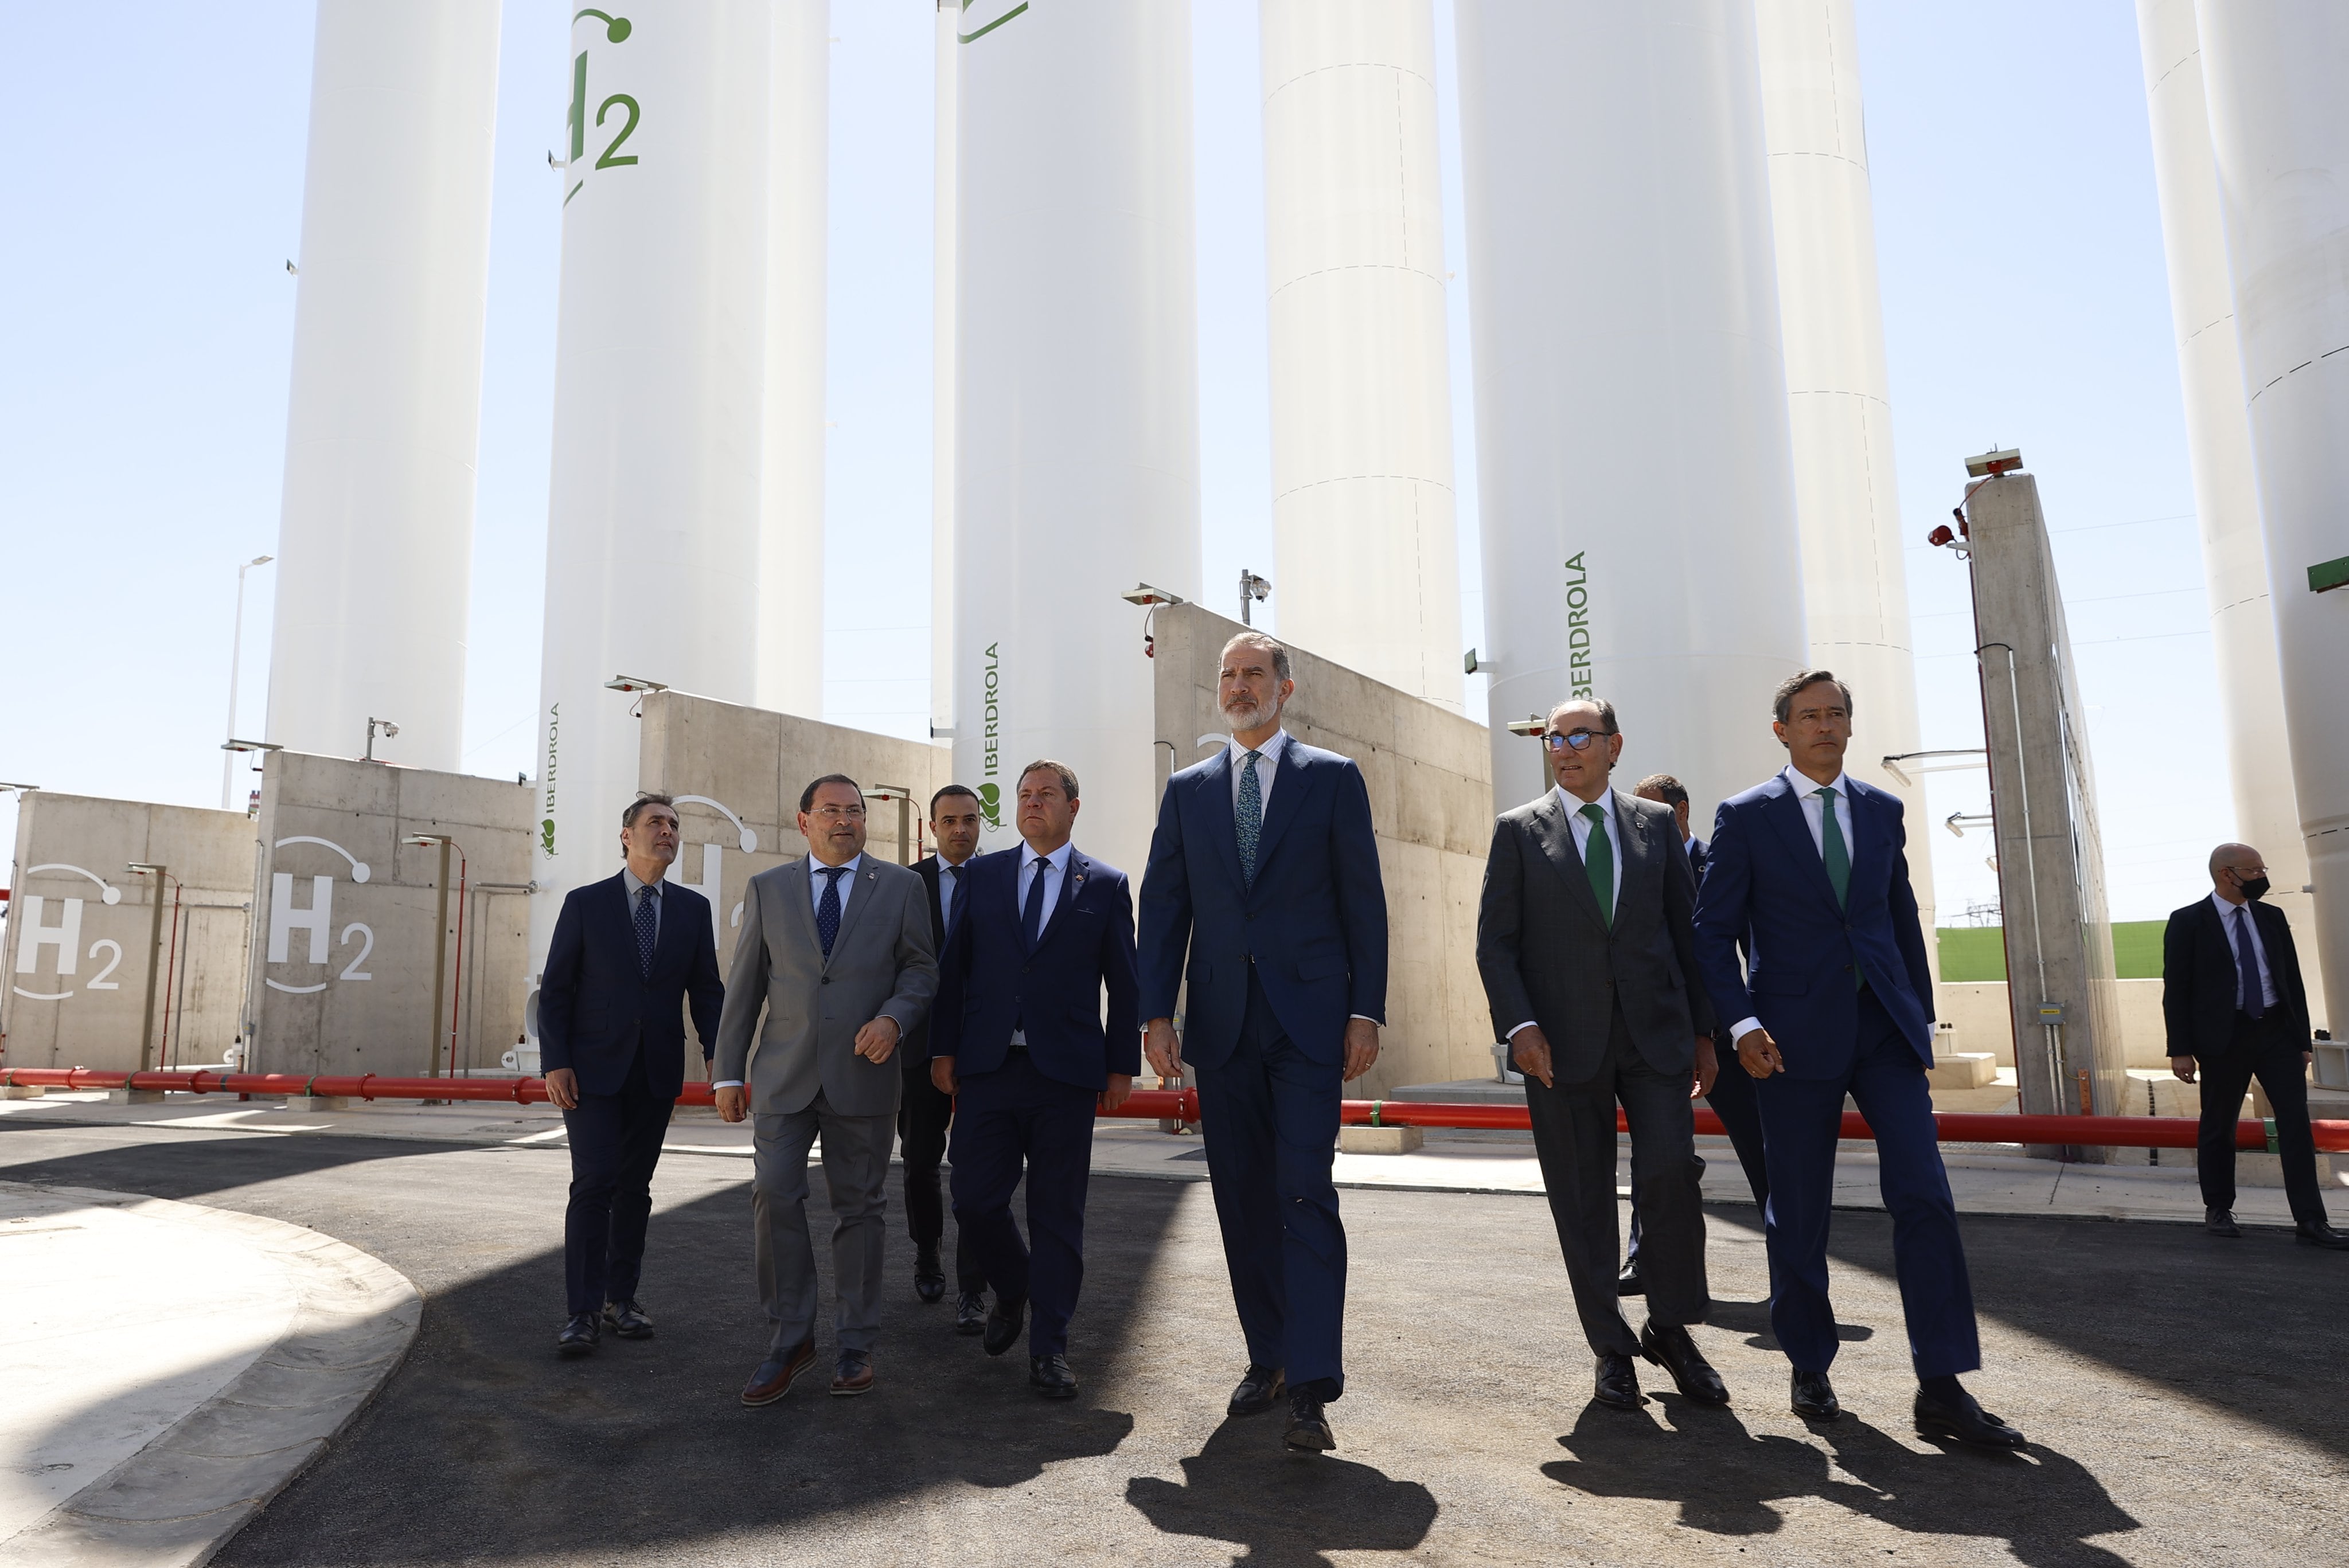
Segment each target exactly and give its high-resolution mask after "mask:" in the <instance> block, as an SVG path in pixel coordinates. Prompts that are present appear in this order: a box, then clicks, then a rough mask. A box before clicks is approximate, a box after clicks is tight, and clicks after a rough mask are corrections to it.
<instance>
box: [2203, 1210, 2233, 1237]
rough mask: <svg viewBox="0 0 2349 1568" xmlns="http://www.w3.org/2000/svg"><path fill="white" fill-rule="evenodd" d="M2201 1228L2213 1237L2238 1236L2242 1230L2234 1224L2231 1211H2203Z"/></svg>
mask: <svg viewBox="0 0 2349 1568" xmlns="http://www.w3.org/2000/svg"><path fill="white" fill-rule="evenodd" d="M2202 1228H2203V1229H2204V1230H2206V1231H2208V1232H2209V1233H2211V1234H2212V1235H2214V1236H2240V1235H2241V1234H2242V1233H2243V1228H2242V1227H2241V1226H2240V1225H2238V1224H2236V1223H2235V1212H2234V1211H2233V1210H2232V1209H2205V1210H2203V1211H2202Z"/></svg>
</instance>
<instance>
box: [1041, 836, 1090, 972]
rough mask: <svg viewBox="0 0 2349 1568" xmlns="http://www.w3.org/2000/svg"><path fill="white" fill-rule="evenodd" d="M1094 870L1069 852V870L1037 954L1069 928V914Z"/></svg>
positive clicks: (1079, 857) (1054, 902)
mask: <svg viewBox="0 0 2349 1568" xmlns="http://www.w3.org/2000/svg"><path fill="white" fill-rule="evenodd" d="M1091 870H1092V861H1088V860H1086V859H1085V857H1084V856H1082V855H1081V854H1079V853H1078V852H1077V851H1074V850H1071V851H1069V864H1068V869H1067V870H1065V871H1063V872H1061V892H1060V894H1059V896H1057V897H1055V898H1054V899H1053V900H1052V918H1051V919H1050V920H1048V921H1046V922H1045V923H1044V930H1043V933H1042V934H1041V935H1040V936H1039V937H1038V938H1037V939H1036V947H1035V951H1036V952H1041V951H1042V950H1043V949H1044V947H1045V946H1046V945H1047V944H1050V942H1051V940H1052V938H1053V937H1054V936H1056V935H1058V934H1060V933H1061V932H1062V931H1064V930H1066V929H1067V928H1068V924H1069V922H1068V919H1067V916H1068V913H1069V911H1071V910H1072V909H1074V908H1075V907H1076V906H1077V890H1078V888H1080V887H1081V886H1082V885H1083V883H1084V880H1085V875H1086V873H1087V872H1090V871H1091ZM1031 956H1032V954H1031Z"/></svg>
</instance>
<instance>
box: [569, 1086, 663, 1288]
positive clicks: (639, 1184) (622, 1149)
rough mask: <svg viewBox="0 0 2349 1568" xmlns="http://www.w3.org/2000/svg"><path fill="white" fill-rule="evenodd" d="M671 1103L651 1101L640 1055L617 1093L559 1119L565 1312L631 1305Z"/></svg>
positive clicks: (591, 1098) (584, 1100)
mask: <svg viewBox="0 0 2349 1568" xmlns="http://www.w3.org/2000/svg"><path fill="white" fill-rule="evenodd" d="M676 1105H677V1102H676V1101H674V1100H667V1099H656V1098H654V1095H653V1091H652V1089H651V1088H649V1087H648V1086H647V1084H646V1082H645V1057H644V1052H643V1050H642V1049H639V1050H638V1051H637V1052H636V1058H635V1059H634V1060H633V1061H631V1062H630V1063H629V1064H628V1076H627V1077H626V1078H623V1079H621V1080H620V1092H619V1093H617V1094H583V1095H581V1096H580V1097H579V1103H578V1104H577V1105H575V1106H574V1107H573V1108H572V1109H569V1110H566V1111H564V1113H563V1125H564V1130H565V1131H566V1132H567V1133H568V1134H569V1137H570V1141H571V1202H570V1205H569V1207H567V1208H566V1209H565V1210H564V1214H563V1275H564V1292H565V1294H566V1295H568V1296H569V1297H570V1308H569V1310H570V1313H571V1315H573V1316H574V1317H576V1316H578V1315H580V1314H582V1313H595V1312H601V1311H603V1310H604V1304H605V1302H607V1301H633V1300H635V1299H636V1280H637V1278H638V1276H639V1275H640V1274H642V1273H643V1270H644V1263H645V1227H646V1225H647V1223H648V1222H650V1221H651V1219H652V1212H653V1167H654V1166H656V1165H657V1164H659V1163H660V1151H661V1138H662V1136H663V1135H664V1134H666V1133H667V1131H668V1118H669V1112H670V1111H671V1110H673V1109H676Z"/></svg>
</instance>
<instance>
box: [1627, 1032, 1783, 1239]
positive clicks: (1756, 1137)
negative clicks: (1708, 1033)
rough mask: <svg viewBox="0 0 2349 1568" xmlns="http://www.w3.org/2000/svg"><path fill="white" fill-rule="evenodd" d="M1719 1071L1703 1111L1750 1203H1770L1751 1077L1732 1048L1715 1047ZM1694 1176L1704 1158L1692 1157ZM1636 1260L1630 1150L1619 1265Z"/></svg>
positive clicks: (1636, 1157)
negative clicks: (1627, 1233)
mask: <svg viewBox="0 0 2349 1568" xmlns="http://www.w3.org/2000/svg"><path fill="white" fill-rule="evenodd" d="M1714 1049H1715V1051H1716V1053H1717V1054H1718V1057H1719V1059H1720V1064H1721V1071H1720V1072H1719V1073H1718V1074H1717V1075H1715V1077H1714V1078H1713V1092H1712V1093H1711V1094H1709V1095H1706V1096H1705V1097H1704V1103H1705V1108H1706V1109H1709V1110H1711V1111H1712V1112H1713V1115H1715V1116H1717V1117H1719V1118H1721V1129H1722V1130H1723V1132H1725V1133H1727V1134H1728V1135H1729V1147H1730V1148H1732V1149H1733V1150H1736V1152H1737V1163H1738V1164H1739V1165H1740V1166H1741V1167H1743V1168H1744V1171H1745V1184H1746V1186H1748V1187H1750V1188H1752V1189H1753V1190H1754V1202H1755V1203H1757V1204H1765V1203H1767V1202H1770V1173H1769V1171H1767V1170H1766V1169H1765V1168H1764V1165H1763V1162H1762V1108H1761V1107H1760V1106H1759V1105H1757V1104H1755V1103H1754V1075H1753V1074H1751V1073H1749V1072H1747V1071H1746V1070H1745V1069H1744V1068H1742V1067H1740V1066H1738V1064H1737V1051H1736V1048H1735V1047H1729V1046H1717V1047H1714ZM1696 1162H1697V1173H1698V1175H1699V1176H1700V1177H1702V1175H1703V1173H1704V1157H1703V1156H1702V1155H1698V1156H1696ZM1639 1261H1640V1151H1639V1150H1638V1149H1637V1148H1636V1147H1635V1148H1633V1150H1631V1244H1630V1246H1629V1247H1628V1248H1626V1249H1625V1250H1624V1253H1623V1266H1624V1267H1625V1268H1630V1266H1631V1265H1632V1264H1636V1263H1638V1262H1639Z"/></svg>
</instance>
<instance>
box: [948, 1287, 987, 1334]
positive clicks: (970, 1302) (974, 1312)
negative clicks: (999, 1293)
mask: <svg viewBox="0 0 2349 1568" xmlns="http://www.w3.org/2000/svg"><path fill="white" fill-rule="evenodd" d="M955 1332H956V1333H957V1334H966V1335H968V1334H984V1333H986V1332H987V1297H985V1296H983V1295H979V1294H978V1292H977V1291H975V1290H967V1291H964V1292H963V1293H962V1294H961V1295H957V1296H956V1297H955Z"/></svg>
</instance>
